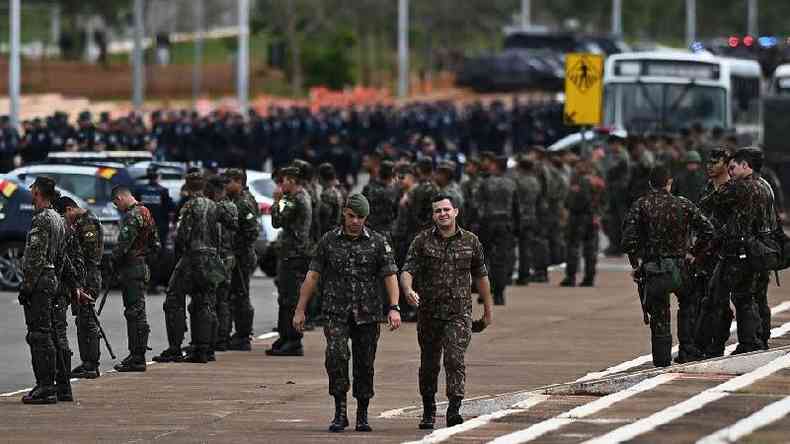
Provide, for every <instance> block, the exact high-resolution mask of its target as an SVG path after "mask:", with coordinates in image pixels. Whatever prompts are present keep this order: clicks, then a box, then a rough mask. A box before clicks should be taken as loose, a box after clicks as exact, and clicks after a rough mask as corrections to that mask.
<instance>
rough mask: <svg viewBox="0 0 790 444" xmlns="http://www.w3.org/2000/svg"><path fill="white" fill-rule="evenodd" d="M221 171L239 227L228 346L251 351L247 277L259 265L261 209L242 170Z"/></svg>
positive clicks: (235, 243) (235, 241)
mask: <svg viewBox="0 0 790 444" xmlns="http://www.w3.org/2000/svg"><path fill="white" fill-rule="evenodd" d="M223 175H224V176H225V177H226V178H227V179H228V184H227V185H226V186H225V191H226V192H227V193H228V197H229V198H230V200H231V201H233V204H234V205H236V209H237V210H238V213H239V229H238V231H237V232H236V236H235V239H234V241H233V252H234V254H235V259H236V260H235V264H234V268H233V272H232V276H231V283H230V313H231V317H232V318H233V323H234V324H235V326H236V332H235V333H234V334H233V336H231V340H230V342H229V343H228V350H242V351H250V350H251V349H252V346H251V345H250V337H251V336H252V323H253V319H254V317H255V309H254V308H253V307H252V303H251V302H250V278H251V277H252V273H253V272H254V271H255V267H256V266H257V265H258V258H257V257H256V255H255V241H256V240H257V239H258V235H259V234H260V230H261V227H260V224H259V223H258V219H259V218H260V210H259V208H258V203H257V202H256V201H255V198H254V197H252V194H250V191H249V189H248V188H247V175H246V174H245V173H244V170H240V169H237V168H228V169H227V170H225V172H224V173H223Z"/></svg>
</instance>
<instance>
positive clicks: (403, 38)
mask: <svg viewBox="0 0 790 444" xmlns="http://www.w3.org/2000/svg"><path fill="white" fill-rule="evenodd" d="M407 95H409V0H398V97H406V96H407Z"/></svg>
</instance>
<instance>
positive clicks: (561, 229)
mask: <svg viewBox="0 0 790 444" xmlns="http://www.w3.org/2000/svg"><path fill="white" fill-rule="evenodd" d="M550 217H551V219H552V220H554V221H556V222H557V226H556V228H555V227H553V228H551V229H549V232H548V241H549V264H551V265H556V264H560V263H562V262H563V261H564V260H565V256H566V255H567V252H566V251H565V247H566V245H565V224H567V221H564V220H562V217H561V216H560V208H559V207H557V208H552V210H551V216H550Z"/></svg>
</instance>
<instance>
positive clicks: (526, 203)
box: [514, 171, 540, 282]
mask: <svg viewBox="0 0 790 444" xmlns="http://www.w3.org/2000/svg"><path fill="white" fill-rule="evenodd" d="M514 180H515V182H516V197H517V199H518V279H519V281H521V282H526V281H527V280H528V279H529V273H530V272H529V269H530V266H531V265H532V252H533V249H534V242H535V231H536V230H537V228H538V226H537V207H538V203H539V202H538V201H539V199H540V181H539V180H538V178H537V176H536V175H535V174H533V173H531V172H525V171H519V172H518V173H516V174H515V176H514Z"/></svg>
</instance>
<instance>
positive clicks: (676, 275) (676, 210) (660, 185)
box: [622, 166, 713, 367]
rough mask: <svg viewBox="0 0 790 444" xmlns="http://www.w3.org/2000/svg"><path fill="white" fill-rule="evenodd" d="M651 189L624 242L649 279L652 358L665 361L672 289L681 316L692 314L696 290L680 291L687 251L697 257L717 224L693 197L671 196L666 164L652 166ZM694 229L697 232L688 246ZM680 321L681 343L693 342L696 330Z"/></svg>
mask: <svg viewBox="0 0 790 444" xmlns="http://www.w3.org/2000/svg"><path fill="white" fill-rule="evenodd" d="M650 185H651V188H652V190H651V191H650V192H649V193H648V194H647V195H645V196H643V197H641V198H639V199H638V200H637V201H636V202H635V203H634V205H633V206H632V207H631V209H630V210H629V212H628V214H627V216H626V219H625V221H624V223H623V236H622V238H623V246H624V248H625V252H626V253H627V254H628V259H629V261H630V262H631V266H632V267H633V268H634V269H637V268H640V267H641V273H642V274H641V276H643V278H644V279H645V280H646V283H645V299H646V300H645V305H646V306H647V310H648V311H649V312H650V331H651V342H652V350H653V364H654V365H655V366H657V367H666V366H668V365H670V364H671V361H672V350H671V349H672V331H671V329H670V321H671V316H670V313H669V294H670V293H675V295H676V296H678V302H679V305H680V307H679V309H678V319H688V318H689V317H690V316H689V313H693V311H694V309H695V307H696V305H697V301H696V300H695V299H694V298H693V297H691V296H692V295H693V293H681V292H680V289H681V288H682V287H683V286H684V282H683V281H684V279H687V278H688V276H683V270H685V269H686V268H687V265H686V255H687V254H689V253H691V254H692V255H693V256H694V257H695V258H696V257H700V255H701V253H702V252H703V250H704V249H705V248H707V244H708V242H709V241H710V240H711V239H712V238H713V225H712V224H711V223H710V221H709V220H708V219H707V218H706V217H705V216H704V215H703V214H702V212H701V211H700V210H699V208H697V207H696V206H695V205H694V204H693V203H691V201H689V200H688V199H686V198H683V197H678V196H673V195H672V194H670V192H669V190H671V189H672V178H671V177H670V174H669V170H668V169H667V168H666V167H663V166H661V167H655V168H653V170H652V171H651V172H650ZM692 234H693V235H694V236H695V237H696V242H695V244H694V246H693V247H692V248H691V250H689V248H688V246H689V245H690V242H691V236H692ZM686 327H687V326H686V325H681V324H680V323H679V324H678V342H680V348H681V349H687V348H691V347H694V341H693V337H692V332H691V331H690V330H689V329H688V328H686Z"/></svg>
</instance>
